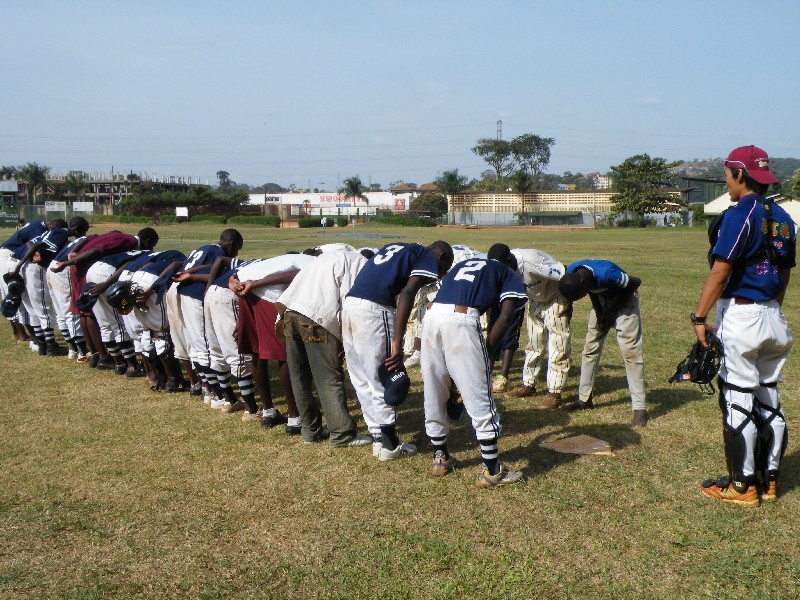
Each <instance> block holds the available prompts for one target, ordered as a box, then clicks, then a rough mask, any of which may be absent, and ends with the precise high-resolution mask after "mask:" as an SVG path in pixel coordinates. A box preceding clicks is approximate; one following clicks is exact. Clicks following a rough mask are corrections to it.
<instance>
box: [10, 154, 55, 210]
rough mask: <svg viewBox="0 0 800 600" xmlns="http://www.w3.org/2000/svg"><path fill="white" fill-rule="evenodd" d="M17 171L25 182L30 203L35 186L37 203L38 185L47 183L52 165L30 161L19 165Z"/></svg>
mask: <svg viewBox="0 0 800 600" xmlns="http://www.w3.org/2000/svg"><path fill="white" fill-rule="evenodd" d="M17 173H18V175H19V177H20V179H22V180H23V181H24V182H25V193H26V196H27V199H28V204H30V203H31V188H33V203H34V204H36V187H37V186H40V185H41V186H45V185H47V175H48V174H49V173H50V167H45V166H43V165H40V164H38V163H35V162H29V163H26V164H25V165H24V166H22V167H19V168H18V169H17Z"/></svg>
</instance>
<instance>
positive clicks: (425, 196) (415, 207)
mask: <svg viewBox="0 0 800 600" xmlns="http://www.w3.org/2000/svg"><path fill="white" fill-rule="evenodd" d="M408 208H409V210H410V211H412V212H436V213H444V212H447V196H445V195H444V194H439V193H437V192H423V193H422V194H420V195H419V196H417V197H416V198H414V199H413V200H412V201H411V205H410V206H409V207H408Z"/></svg>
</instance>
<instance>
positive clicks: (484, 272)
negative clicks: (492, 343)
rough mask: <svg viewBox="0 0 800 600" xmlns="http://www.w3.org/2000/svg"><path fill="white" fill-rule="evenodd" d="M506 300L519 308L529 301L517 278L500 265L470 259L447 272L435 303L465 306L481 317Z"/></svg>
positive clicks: (513, 273)
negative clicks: (515, 301) (477, 312)
mask: <svg viewBox="0 0 800 600" xmlns="http://www.w3.org/2000/svg"><path fill="white" fill-rule="evenodd" d="M509 299H513V300H517V301H518V303H519V304H520V305H522V304H525V303H526V302H527V301H528V296H527V295H526V294H525V286H524V285H522V281H520V278H519V277H518V276H517V274H516V273H515V272H514V271H512V270H511V269H510V268H509V267H508V266H506V265H504V264H503V263H501V262H499V261H496V260H490V259H487V258H472V259H469V260H465V261H463V262H460V263H458V264H457V265H456V266H454V267H453V268H452V269H450V271H449V272H448V273H447V275H445V277H444V279H442V285H441V287H440V288H439V293H438V294H437V295H436V300H434V302H435V303H438V304H456V305H458V306H467V307H470V308H475V309H477V310H478V311H479V312H480V313H481V314H483V313H484V312H486V311H487V310H489V309H490V308H492V307H493V306H499V305H500V304H501V303H502V302H503V301H505V300H509Z"/></svg>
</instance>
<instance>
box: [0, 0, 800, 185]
mask: <svg viewBox="0 0 800 600" xmlns="http://www.w3.org/2000/svg"><path fill="white" fill-rule="evenodd" d="M3 14H4V19H3V20H4V27H3V33H2V35H0V48H1V49H2V55H3V57H4V61H3V63H4V64H3V73H4V81H5V84H6V86H7V89H6V90H5V91H4V92H3V93H2V95H0V114H1V115H2V120H1V121H0V164H3V165H19V164H23V163H26V162H29V161H35V162H38V163H39V164H44V165H47V166H50V167H51V169H52V170H53V171H56V172H66V171H69V170H71V169H81V170H86V171H89V172H109V171H110V170H111V168H112V167H113V168H114V170H115V171H116V172H127V171H131V170H132V171H135V172H147V173H150V174H165V175H181V176H190V177H200V178H201V180H202V181H205V180H206V179H209V180H210V182H212V183H213V182H214V180H215V173H216V172H217V171H218V170H225V171H228V172H229V173H230V176H231V179H233V180H234V181H237V182H241V183H248V184H251V185H260V184H262V183H265V182H276V183H280V184H281V185H284V186H288V185H289V184H295V185H296V186H298V187H306V186H308V185H309V184H310V185H311V187H320V188H325V189H334V188H335V187H336V185H337V181H340V180H342V179H345V178H347V177H350V176H353V175H358V176H360V177H361V179H362V180H363V181H364V182H374V183H381V184H383V185H387V184H388V183H390V182H393V181H396V180H400V179H402V180H405V181H409V182H414V183H418V184H422V183H425V182H428V181H432V180H433V179H434V178H435V177H436V176H437V175H439V174H440V173H441V172H442V171H445V170H449V169H454V168H458V169H459V172H460V173H462V174H464V175H467V176H469V177H477V176H479V174H480V173H481V172H482V171H484V170H486V169H487V168H488V167H487V165H486V164H485V163H484V162H483V161H482V160H481V159H480V158H478V157H477V156H475V155H474V154H473V153H472V152H471V151H470V148H472V146H474V145H475V141H476V140H477V139H478V138H481V137H494V136H495V135H496V131H497V126H496V122H497V121H498V120H502V123H503V125H502V128H503V137H504V138H506V139H510V138H512V137H514V136H516V135H520V134H522V133H536V134H538V135H541V136H546V137H553V138H555V140H556V145H555V147H554V148H553V153H552V159H551V162H550V166H549V168H548V172H550V173H559V174H560V173H563V172H564V171H567V170H569V171H572V172H578V171H580V172H584V173H586V172H591V171H601V172H605V171H607V170H608V168H609V167H610V166H611V165H616V164H619V163H621V162H622V161H623V160H624V159H625V158H627V157H629V156H632V155H635V154H639V153H642V152H647V153H649V154H650V155H651V156H660V157H664V158H667V159H669V160H679V159H684V160H691V159H694V158H713V157H720V156H724V155H726V154H727V153H728V152H729V151H730V150H731V149H732V148H734V147H735V146H739V145H744V144H756V145H758V146H761V147H762V148H764V149H766V150H767V152H768V153H769V154H770V156H772V157H800V132H799V131H798V122H799V120H798V118H797V104H798V103H797V98H798V97H800V89H799V88H800V79H798V77H797V63H796V58H797V55H798V51H797V44H796V41H795V38H796V24H797V22H798V20H799V18H800V3H798V2H796V1H794V0H781V1H773V2H763V3H753V2H739V1H737V0H731V1H727V2H716V1H705V2H697V1H694V2H687V1H682V0H681V1H672V2H647V1H641V0H640V1H638V2H622V1H618V2H615V1H612V0H609V1H605V2H600V1H595V2H589V1H575V2H569V1H560V2H539V1H531V2H510V1H503V0H500V1H494V2H487V1H485V0H484V1H482V2H473V1H470V0H466V1H464V0H462V1H459V2H446V1H435V0H428V1H427V2H423V1H416V0H406V1H400V0H396V1H394V2H360V1H357V0H351V1H350V2H347V3H345V2H330V1H327V2H323V1H319V2H315V1H302V0H300V1H297V0H295V1H292V2H269V1H261V2H250V1H237V0H230V1H228V2H204V1H196V2H189V1H185V2H184V1H178V0H174V1H171V0H163V1H162V2H151V1H141V2H130V3H117V2H87V1H81V0H75V1H74V2H71V3H65V2H45V1H36V0H29V1H28V2H25V3H22V2H14V3H13V4H12V5H11V6H6V7H5V8H4V11H3ZM793 57H794V59H793ZM792 60H794V61H795V62H792Z"/></svg>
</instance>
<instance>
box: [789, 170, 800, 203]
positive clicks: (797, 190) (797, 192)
mask: <svg viewBox="0 0 800 600" xmlns="http://www.w3.org/2000/svg"><path fill="white" fill-rule="evenodd" d="M788 187H789V191H788V192H787V193H788V194H789V195H790V196H792V197H793V198H800V169H797V170H796V171H795V172H794V174H793V175H792V178H791V179H789V184H788Z"/></svg>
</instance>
